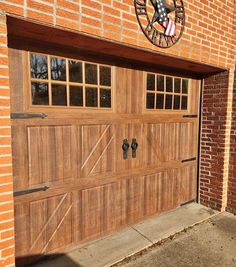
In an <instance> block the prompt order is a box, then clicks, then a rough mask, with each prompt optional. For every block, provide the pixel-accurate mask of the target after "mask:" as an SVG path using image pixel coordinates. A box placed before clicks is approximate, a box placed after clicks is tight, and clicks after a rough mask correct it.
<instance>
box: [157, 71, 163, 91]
mask: <svg viewBox="0 0 236 267" xmlns="http://www.w3.org/2000/svg"><path fill="white" fill-rule="evenodd" d="M157 91H161V92H164V76H160V75H157Z"/></svg>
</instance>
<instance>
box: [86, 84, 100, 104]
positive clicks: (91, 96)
mask: <svg viewBox="0 0 236 267" xmlns="http://www.w3.org/2000/svg"><path fill="white" fill-rule="evenodd" d="M85 98H86V107H97V106H98V90H97V88H91V87H86V93H85Z"/></svg>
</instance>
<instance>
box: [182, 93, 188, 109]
mask: <svg viewBox="0 0 236 267" xmlns="http://www.w3.org/2000/svg"><path fill="white" fill-rule="evenodd" d="M181 109H184V110H186V109H188V97H187V96H182V104H181Z"/></svg>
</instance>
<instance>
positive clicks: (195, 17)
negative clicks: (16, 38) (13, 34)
mask: <svg viewBox="0 0 236 267" xmlns="http://www.w3.org/2000/svg"><path fill="white" fill-rule="evenodd" d="M0 2H1V5H0V9H2V10H5V11H6V12H8V13H9V14H10V13H13V14H15V15H19V16H22V17H25V18H30V19H34V20H36V21H40V22H43V23H47V24H50V25H55V26H60V27H63V28H69V29H73V30H78V31H82V32H85V33H89V34H93V35H97V36H101V37H103V38H108V39H112V40H116V41H119V42H123V43H127V44H130V45H135V46H140V47H143V48H148V49H150V50H156V51H161V52H162V53H168V54H170V55H175V56H179V57H184V58H188V59H192V60H197V61H201V62H205V63H211V64H216V65H218V66H221V67H227V68H232V67H233V65H234V57H235V46H234V44H233V40H234V39H233V23H234V22H233V20H234V14H235V6H236V5H235V0H227V1H222V0H209V1H206V0H189V1H184V4H185V7H186V29H185V33H184V35H183V37H182V39H181V41H180V42H179V43H178V44H177V45H175V46H173V48H170V49H161V50H160V49H158V48H156V47H155V46H153V45H152V44H151V43H150V42H149V41H147V39H146V38H145V37H144V35H143V33H142V32H141V30H140V27H139V25H138V23H137V19H136V15H135V11H134V4H133V3H134V1H133V0H78V1H69V0H1V1H0Z"/></svg>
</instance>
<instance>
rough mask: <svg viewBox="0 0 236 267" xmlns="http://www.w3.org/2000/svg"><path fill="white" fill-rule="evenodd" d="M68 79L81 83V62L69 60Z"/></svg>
mask: <svg viewBox="0 0 236 267" xmlns="http://www.w3.org/2000/svg"><path fill="white" fill-rule="evenodd" d="M68 64H69V80H70V82H77V83H82V82H83V80H82V63H81V62H78V61H73V60H69V63H68Z"/></svg>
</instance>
